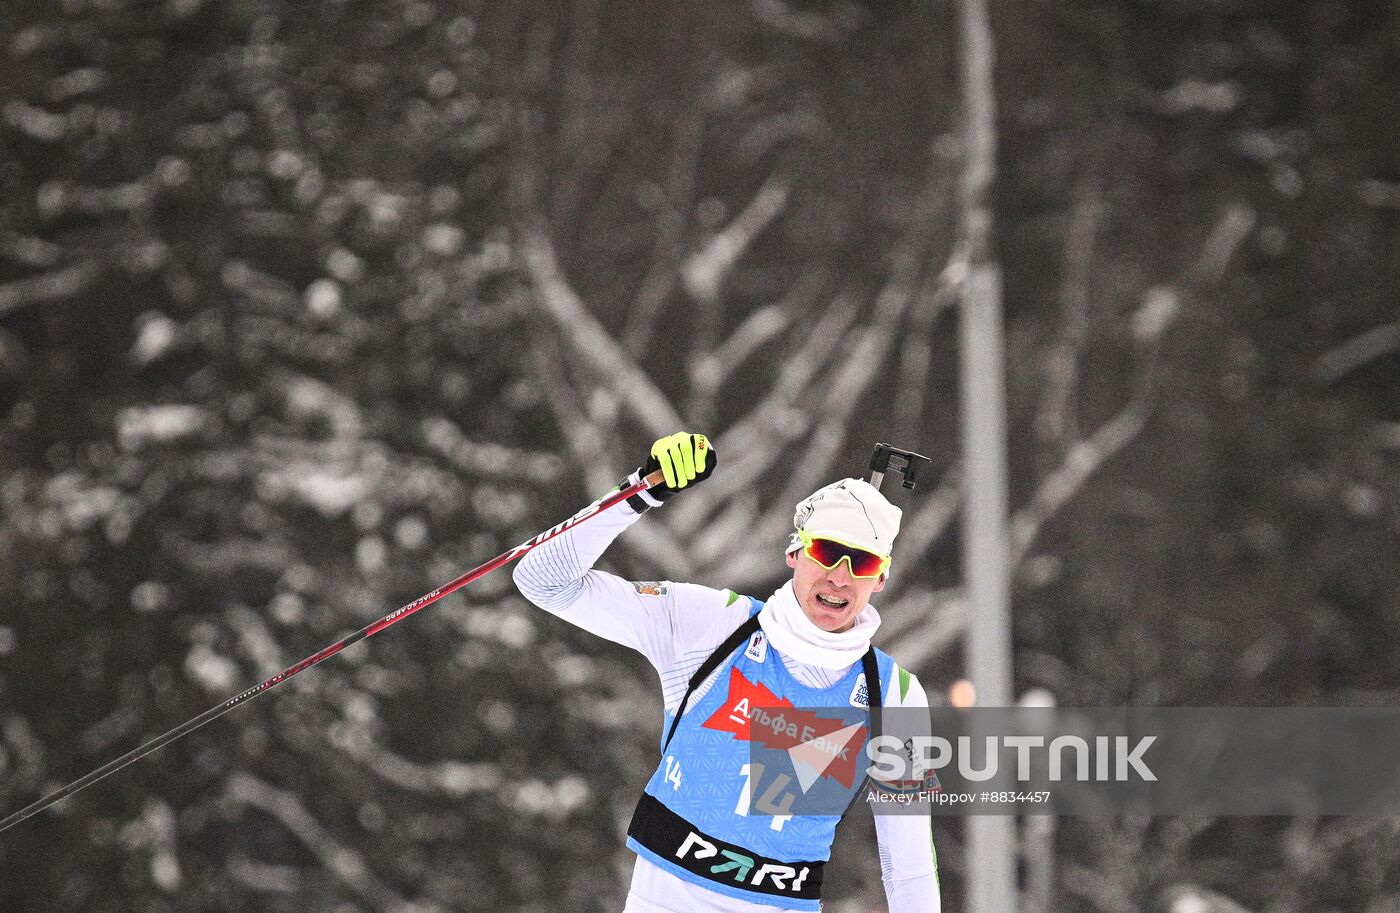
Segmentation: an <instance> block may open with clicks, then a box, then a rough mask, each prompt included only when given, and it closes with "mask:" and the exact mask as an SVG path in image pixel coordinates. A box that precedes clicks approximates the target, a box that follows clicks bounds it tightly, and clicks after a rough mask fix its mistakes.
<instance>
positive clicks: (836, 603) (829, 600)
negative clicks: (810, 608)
mask: <svg viewBox="0 0 1400 913" xmlns="http://www.w3.org/2000/svg"><path fill="white" fill-rule="evenodd" d="M817 601H818V602H820V603H821V604H822V605H828V606H831V607H832V608H833V609H844V608H845V607H846V603H848V602H850V600H849V599H840V598H838V597H836V596H825V595H823V594H821V593H818V594H817Z"/></svg>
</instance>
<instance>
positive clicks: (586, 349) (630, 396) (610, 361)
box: [519, 225, 683, 437]
mask: <svg viewBox="0 0 1400 913" xmlns="http://www.w3.org/2000/svg"><path fill="white" fill-rule="evenodd" d="M519 231H520V238H519V241H520V249H521V251H522V253H523V255H524V261H525V265H526V267H527V269H528V272H529V275H530V278H531V280H532V282H533V284H534V288H535V292H536V295H535V300H536V302H537V303H538V304H539V305H540V310H541V312H542V313H543V314H544V315H545V316H546V317H548V318H549V319H550V321H551V322H553V323H554V325H555V327H556V329H557V330H558V332H559V336H560V337H561V338H562V339H564V340H566V341H567V342H568V343H569V345H570V346H571V347H572V349H573V351H574V352H575V354H576V355H577V356H578V357H579V358H580V359H581V360H582V361H583V362H584V363H586V364H587V365H588V366H589V368H590V369H591V370H592V371H593V372H595V373H596V374H597V375H598V376H599V378H601V379H602V381H603V384H604V385H605V386H606V387H607V388H608V389H609V390H610V391H612V393H613V394H614V395H615V396H617V397H618V399H619V400H621V401H622V402H623V403H625V404H627V406H628V407H630V408H631V410H632V412H633V414H634V415H636V417H637V418H638V419H639V420H640V421H641V422H642V424H643V425H644V426H646V429H647V431H648V433H650V434H652V435H655V436H656V437H661V436H662V435H665V434H670V433H672V432H673V431H675V430H676V429H677V428H680V427H682V426H683V422H682V421H681V417H680V415H679V414H678V413H677V412H676V410H675V408H674V407H673V406H672V405H671V402H670V401H669V400H668V399H667V398H666V396H665V395H664V394H663V393H662V392H661V391H660V390H659V389H657V387H656V385H655V384H653V383H652V382H651V378H649V377H647V375H646V373H645V372H644V371H642V369H641V368H640V367H638V365H637V363H636V362H635V361H633V360H632V357H631V356H630V355H628V354H627V350H626V349H624V348H623V347H622V346H621V345H620V344H618V342H617V340H615V339H613V337H612V335H611V334H609V333H608V331H607V330H606V329H604V328H603V325H602V324H600V323H599V322H598V320H597V318H595V317H594V316H593V315H592V314H591V313H590V312H589V311H588V309H587V308H586V307H584V305H583V302H582V301H580V300H579V297H578V295H577V294H576V293H575V292H574V290H573V288H572V287H570V285H569V283H568V281H567V280H566V279H565V278H564V274H563V272H562V271H561V270H560V268H559V261H558V259H557V257H556V256H555V253H554V245H553V244H552V243H551V242H550V241H549V239H548V238H547V237H545V235H544V233H543V232H542V231H541V230H540V229H538V228H535V227H533V226H529V227H527V226H523V225H522V226H521V227H520V229H519Z"/></svg>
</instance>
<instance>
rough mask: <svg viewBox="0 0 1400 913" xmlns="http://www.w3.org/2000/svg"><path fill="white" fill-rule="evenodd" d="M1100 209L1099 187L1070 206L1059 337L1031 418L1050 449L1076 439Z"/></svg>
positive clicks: (1038, 435) (1047, 362) (1089, 191)
mask: <svg viewBox="0 0 1400 913" xmlns="http://www.w3.org/2000/svg"><path fill="white" fill-rule="evenodd" d="M1102 211H1103V205H1102V203H1101V201H1100V199H1099V189H1098V187H1097V185H1094V186H1092V187H1090V189H1089V190H1088V191H1086V192H1085V193H1084V195H1083V197H1082V198H1081V199H1080V200H1079V203H1078V205H1076V206H1075V207H1074V215H1073V217H1072V218H1071V219H1070V227H1069V231H1068V233H1067V234H1066V237H1065V249H1064V255H1063V258H1062V260H1063V264H1064V266H1063V274H1064V279H1063V282H1062V283H1061V286H1060V333H1059V337H1058V338H1057V339H1056V340H1055V345H1054V346H1053V347H1052V348H1051V350H1050V354H1049V357H1048V358H1047V360H1046V377H1045V396H1044V398H1043V399H1042V400H1041V402H1040V409H1039V410H1038V411H1037V412H1036V416H1035V435H1036V437H1037V438H1038V439H1039V440H1040V441H1041V442H1043V443H1045V444H1049V445H1051V447H1052V448H1053V449H1054V450H1056V451H1059V450H1060V449H1061V448H1062V447H1063V446H1064V445H1065V443H1066V442H1068V441H1072V440H1075V439H1076V438H1077V437H1078V435H1079V427H1078V422H1079V420H1078V416H1077V412H1076V409H1075V395H1076V393H1075V391H1076V387H1077V386H1078V381H1079V356H1080V353H1081V351H1082V350H1083V348H1084V342H1085V339H1086V337H1087V335H1088V329H1089V282H1090V277H1091V276H1092V274H1093V265H1094V244H1095V240H1096V238H1097V235H1098V230H1099V222H1100V217H1101V215H1102Z"/></svg>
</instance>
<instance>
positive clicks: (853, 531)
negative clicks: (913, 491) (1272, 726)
mask: <svg viewBox="0 0 1400 913" xmlns="http://www.w3.org/2000/svg"><path fill="white" fill-rule="evenodd" d="M900 516H901V511H900V509H899V508H898V507H895V506H894V505H893V504H891V503H890V502H889V501H888V500H886V499H885V496H884V495H882V494H880V490H879V489H878V488H876V487H875V486H874V485H871V484H870V483H869V482H866V481H863V480H861V479H842V480H841V481H839V482H833V483H832V484H830V485H828V486H826V487H825V488H819V489H817V490H816V491H814V492H813V493H812V494H810V495H808V496H807V497H806V498H805V499H803V500H802V501H801V502H800V503H799V504H798V505H797V512H796V513H795V514H793V517H792V525H793V526H795V527H797V528H798V529H805V530H807V532H809V533H811V534H812V535H813V536H830V537H831V538H833V539H839V540H841V541H842V542H848V543H850V544H851V545H858V546H860V547H861V548H864V549H869V550H870V551H872V552H875V553H876V554H877V555H888V554H890V553H891V551H892V550H893V549H894V537H895V536H897V535H899V518H900ZM801 546H802V540H801V539H799V538H798V537H797V534H796V533H793V536H792V541H791V543H789V545H788V548H787V550H788V551H789V552H794V551H796V550H797V549H798V548H801Z"/></svg>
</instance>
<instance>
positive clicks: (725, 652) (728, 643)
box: [661, 612, 870, 755]
mask: <svg viewBox="0 0 1400 913" xmlns="http://www.w3.org/2000/svg"><path fill="white" fill-rule="evenodd" d="M757 630H758V613H757V612H755V613H754V614H753V615H750V616H749V619H748V621H746V622H744V623H743V624H741V625H739V627H737V628H735V629H734V633H733V634H730V635H729V637H728V638H726V639H725V641H724V643H722V644H720V645H719V646H718V647H716V648H715V652H713V653H711V654H710V657H709V659H707V660H705V661H704V662H703V663H701V664H700V668H699V669H696V670H695V674H694V675H692V676H691V677H690V684H689V685H687V686H686V688H685V697H682V698H681V705H680V706H679V707H677V708H676V716H675V719H673V720H671V729H670V731H669V732H667V733H666V741H665V742H663V743H662V744H661V753H662V754H663V755H664V754H665V753H666V749H667V748H669V747H670V746H671V737H672V736H674V735H675V734H676V726H678V725H680V721H681V714H683V713H685V705H686V704H688V703H690V696H691V695H692V694H694V693H695V689H696V688H699V687H700V684H701V682H703V681H705V679H707V678H709V677H710V673H711V672H713V671H715V669H716V668H717V667H718V666H719V664H720V663H722V662H724V661H725V660H726V659H728V658H729V654H731V653H733V652H734V650H735V649H736V648H738V646H739V645H740V644H741V643H743V642H744V641H746V640H748V639H749V638H750V637H752V636H753V632H755V631H757ZM865 678H866V681H869V680H870V676H869V675H866V677H865Z"/></svg>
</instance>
